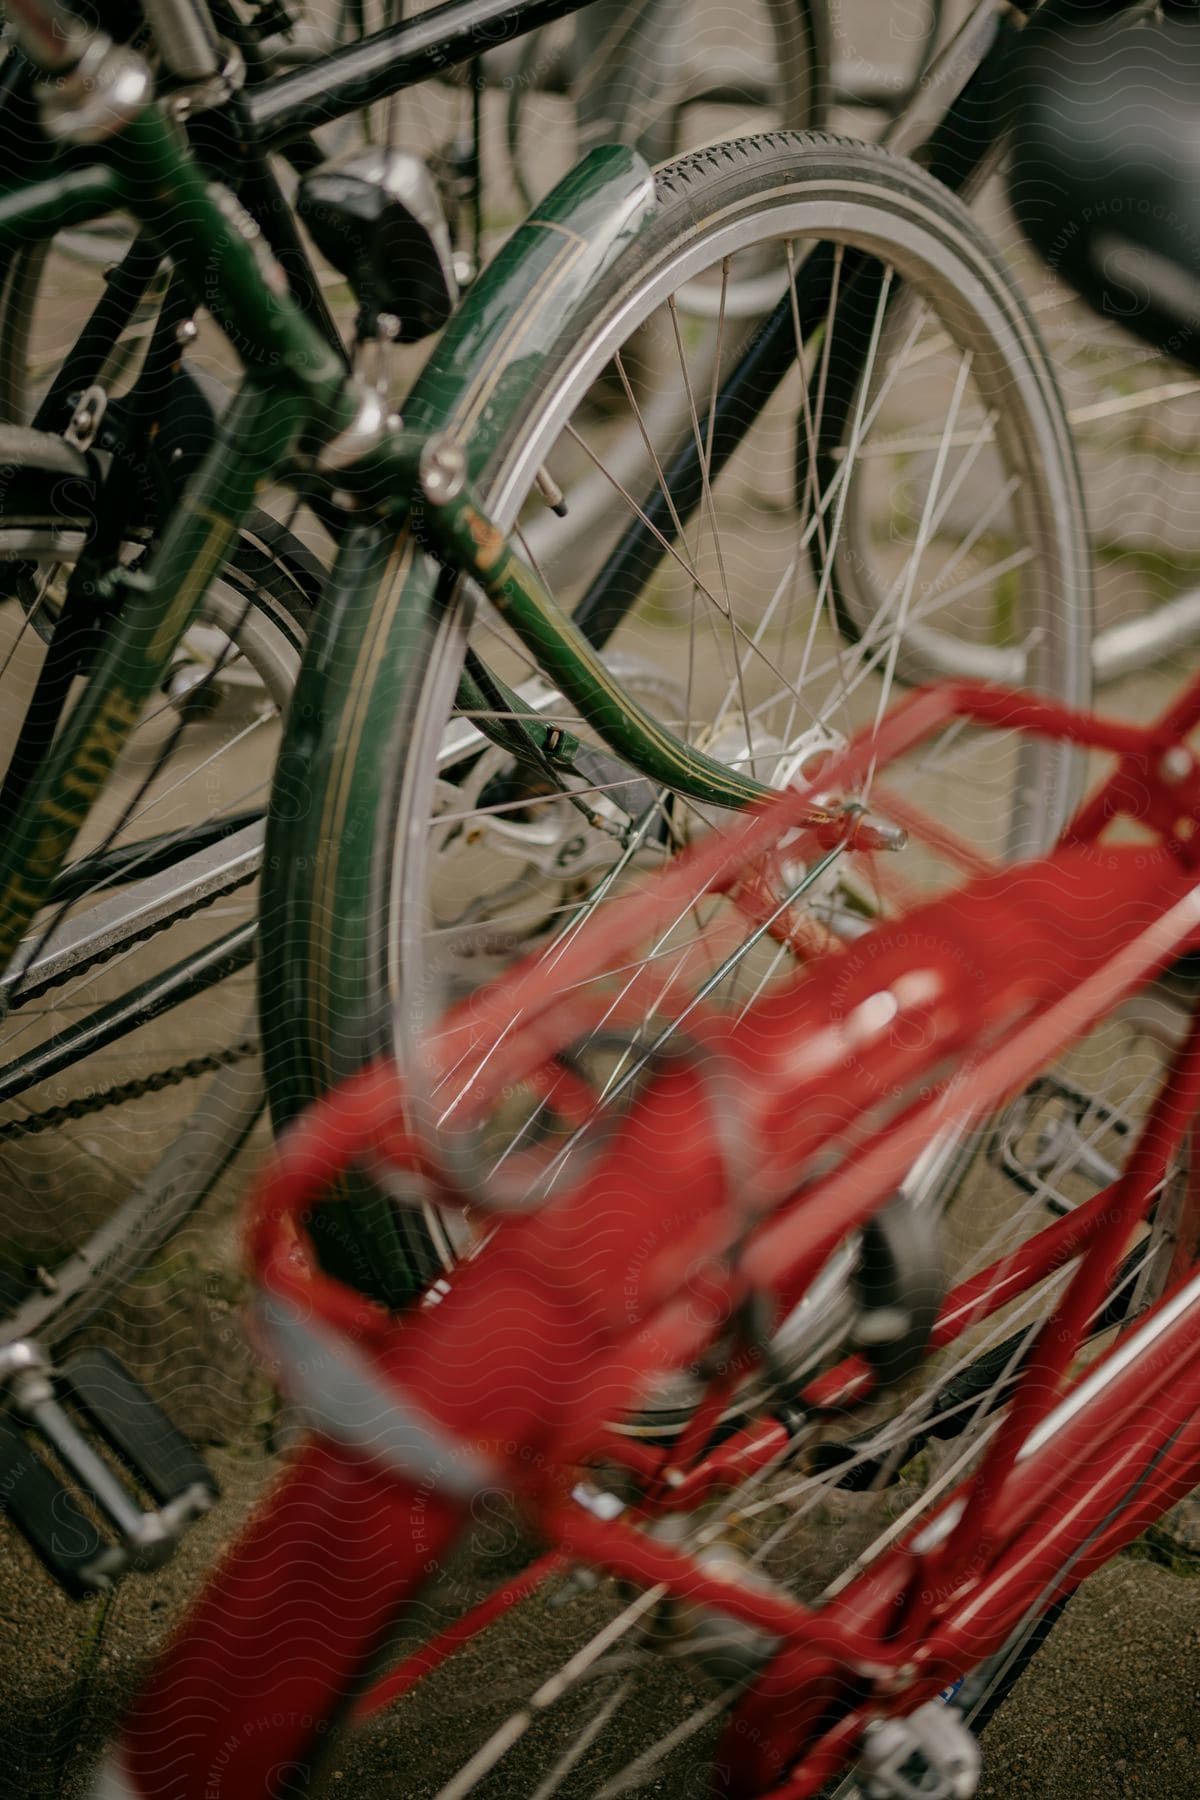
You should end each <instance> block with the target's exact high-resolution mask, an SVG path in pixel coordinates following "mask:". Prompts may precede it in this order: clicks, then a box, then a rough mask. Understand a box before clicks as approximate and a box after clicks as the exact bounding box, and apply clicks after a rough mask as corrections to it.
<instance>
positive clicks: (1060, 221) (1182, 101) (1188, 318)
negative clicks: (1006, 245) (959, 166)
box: [1009, 7, 1200, 368]
mask: <svg viewBox="0 0 1200 1800" xmlns="http://www.w3.org/2000/svg"><path fill="white" fill-rule="evenodd" d="M1072 10H1073V11H1075V12H1076V14H1077V15H1078V14H1082V13H1084V12H1085V11H1086V9H1085V8H1083V7H1078V8H1075V9H1072ZM1100 10H1103V9H1100ZM1009 195H1010V198H1011V201H1012V204H1013V209H1014V212H1015V213H1016V216H1017V219H1018V221H1019V223H1020V225H1021V227H1022V229H1023V230H1024V232H1025V233H1026V235H1027V236H1028V237H1029V239H1030V240H1031V242H1032V243H1033V244H1034V246H1035V247H1036V248H1037V250H1038V251H1039V252H1040V254H1041V256H1042V257H1043V259H1044V260H1045V262H1046V263H1047V264H1048V265H1049V267H1050V268H1051V269H1053V270H1055V271H1056V272H1058V273H1061V274H1062V275H1063V276H1064V277H1065V279H1066V280H1067V281H1069V282H1070V283H1071V285H1072V286H1073V287H1075V288H1077V289H1078V290H1079V292H1080V293H1081V294H1082V295H1083V297H1084V298H1085V299H1086V300H1088V301H1089V302H1090V303H1091V304H1092V305H1093V306H1094V307H1095V308H1096V309H1097V311H1099V312H1101V313H1103V314H1104V316H1105V317H1107V318H1110V319H1112V320H1113V322H1114V323H1116V324H1119V325H1121V326H1123V327H1124V328H1125V329H1127V330H1129V331H1132V332H1135V333H1136V334H1137V335H1138V336H1140V337H1142V338H1145V339H1146V340H1148V341H1149V342H1150V343H1152V344H1153V345H1155V346H1156V348H1158V349H1159V350H1163V351H1166V352H1167V353H1168V354H1169V355H1171V356H1174V357H1177V358H1178V359H1179V360H1180V361H1182V362H1186V363H1190V364H1191V365H1192V366H1193V367H1196V368H1200V22H1198V21H1195V20H1193V19H1189V18H1176V19H1166V20H1155V19H1149V18H1146V17H1144V16H1142V17H1134V18H1126V19H1114V20H1110V21H1108V22H1105V23H1102V24H1074V23H1072V24H1063V23H1061V22H1059V21H1057V20H1056V21H1055V22H1054V23H1053V24H1050V23H1047V24H1046V25H1044V26H1041V27H1039V25H1038V24H1037V23H1034V24H1033V25H1031V26H1030V27H1029V29H1028V32H1027V34H1026V43H1025V46H1024V47H1023V54H1022V57H1021V62H1020V72H1019V98H1018V104H1017V112H1016V123H1015V131H1014V137H1013V157H1012V164H1011V170H1010V176H1009Z"/></svg>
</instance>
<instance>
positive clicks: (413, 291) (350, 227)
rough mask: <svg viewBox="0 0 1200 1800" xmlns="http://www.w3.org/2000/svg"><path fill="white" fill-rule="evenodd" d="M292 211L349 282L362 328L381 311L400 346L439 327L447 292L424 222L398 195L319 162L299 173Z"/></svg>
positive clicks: (448, 308) (448, 305)
mask: <svg viewBox="0 0 1200 1800" xmlns="http://www.w3.org/2000/svg"><path fill="white" fill-rule="evenodd" d="M296 211H297V212H298V213H299V215H300V217H301V219H302V220H303V221H304V225H305V228H306V229H307V231H308V233H309V235H310V237H311V238H312V240H313V242H314V244H315V245H316V246H317V249H318V250H319V251H320V252H321V255H322V256H324V257H325V258H326V260H327V261H329V262H331V263H332V264H333V266H334V268H335V269H337V270H339V271H340V273H341V274H343V275H344V276H345V277H346V280H347V281H348V282H349V283H350V286H351V287H352V288H353V290H354V294H355V297H356V299H357V300H358V301H359V303H360V305H361V306H362V308H363V311H364V314H365V315H366V318H365V321H364V323H365V327H366V330H367V331H372V330H373V329H374V319H375V316H376V315H377V314H378V313H381V312H386V313H392V314H393V315H394V316H395V317H396V318H397V319H398V320H399V321H400V333H399V341H400V342H401V343H403V344H415V343H419V342H420V340H421V339H422V338H425V337H428V336H429V335H430V334H431V333H432V332H435V331H440V330H441V328H442V326H443V325H444V324H445V323H446V320H447V319H448V318H449V317H450V314H451V312H452V311H453V309H454V294H453V292H452V291H451V288H450V286H449V284H448V283H447V280H446V273H445V269H444V266H443V263H442V258H441V257H440V256H439V254H438V251H437V248H436V246H435V244H434V243H433V240H432V238H431V237H430V234H429V230H428V227H427V226H426V224H425V223H424V222H423V221H422V220H421V219H419V218H418V217H417V216H416V214H415V213H414V212H412V211H411V210H410V208H409V207H407V206H406V205H405V204H404V202H403V201H402V200H401V199H398V198H397V197H396V196H395V195H393V194H391V193H389V192H388V191H387V189H386V188H385V187H384V186H382V185H380V184H379V183H377V182H375V181H370V180H367V179H365V178H364V177H363V176H362V175H361V174H359V173H357V172H355V171H353V170H350V169H339V168H336V167H326V168H322V169H316V170H314V171H313V173H312V174H311V175H306V176H305V177H304V179H303V181H302V182H301V183H300V190H299V196H298V198H297V202H296Z"/></svg>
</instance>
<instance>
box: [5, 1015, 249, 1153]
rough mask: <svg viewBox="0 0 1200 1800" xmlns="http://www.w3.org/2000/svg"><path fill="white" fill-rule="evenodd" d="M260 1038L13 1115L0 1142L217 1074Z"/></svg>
mask: <svg viewBox="0 0 1200 1800" xmlns="http://www.w3.org/2000/svg"><path fill="white" fill-rule="evenodd" d="M258 1048H259V1044H258V1039H257V1038H242V1039H241V1041H240V1042H239V1043H236V1044H230V1046H229V1048H228V1049H227V1050H214V1051H211V1052H210V1053H209V1054H208V1055H207V1056H194V1057H192V1058H191V1060H190V1061H188V1062H182V1063H173V1064H172V1065H171V1066H170V1067H169V1068H166V1069H156V1070H155V1072H154V1073H153V1074H152V1075H140V1076H136V1077H135V1078H134V1079H133V1080H132V1081H125V1082H121V1083H119V1084H118V1085H117V1086H115V1087H110V1088H101V1089H100V1091H99V1092H98V1093H95V1094H89V1095H88V1096H87V1097H86V1098H82V1097H81V1098H80V1099H78V1100H68V1101H66V1102H65V1103H64V1104H63V1105H62V1106H48V1107H46V1108H45V1110H44V1111H42V1112H32V1113H26V1114H25V1116H24V1118H21V1119H10V1120H8V1121H6V1122H5V1123H4V1124H3V1125H0V1143H3V1142H5V1141H6V1140H8V1139H11V1138H24V1137H32V1136H35V1135H36V1134H37V1133H38V1132H40V1131H52V1130H54V1129H55V1127H57V1126H59V1125H65V1124H67V1123H68V1122H69V1121H71V1120H73V1119H86V1118H88V1117H90V1115H91V1114H92V1113H97V1112H104V1111H106V1110H107V1109H108V1108H109V1107H110V1106H124V1105H126V1103H127V1102H129V1101H131V1100H142V1099H144V1098H145V1097H146V1095H147V1094H158V1093H161V1092H162V1091H163V1089H164V1088H171V1087H181V1086H182V1085H183V1083H184V1082H185V1081H198V1080H199V1079H200V1077H201V1076H202V1075H215V1074H216V1073H217V1071H218V1069H228V1068H232V1067H233V1065H234V1063H239V1062H244V1061H245V1060H246V1058H247V1057H250V1056H255V1055H257V1054H258Z"/></svg>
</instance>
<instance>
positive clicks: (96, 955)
mask: <svg viewBox="0 0 1200 1800" xmlns="http://www.w3.org/2000/svg"><path fill="white" fill-rule="evenodd" d="M257 878H258V870H257V869H252V870H251V871H250V873H249V874H247V875H239V876H238V877H237V878H236V880H233V881H229V882H227V883H226V884H225V886H224V887H219V888H214V889H213V891H212V893H209V894H204V895H203V896H202V897H201V898H200V899H199V900H193V901H192V902H191V904H190V905H188V906H184V907H183V908H182V909H181V910H180V911H179V912H173V913H172V914H171V915H170V917H169V918H166V919H159V920H157V921H156V922H155V923H154V924H153V925H144V926H143V927H142V929H141V930H140V931H136V932H134V933H133V935H132V936H131V937H127V938H122V939H121V940H120V942H119V943H116V944H110V945H109V946H108V948H107V949H104V950H97V951H94V952H93V954H92V955H91V956H90V957H88V958H87V959H86V961H84V962H77V963H72V964H71V966H70V968H69V969H64V970H63V972H62V974H61V975H56V976H54V977H53V979H51V980H49V981H38V982H33V983H31V984H30V986H29V987H27V988H25V987H22V986H21V985H20V984H19V983H18V985H17V990H16V993H15V994H14V995H13V997H12V1000H11V1001H10V1002H9V1007H10V1010H11V1011H13V1012H16V1011H17V1009H18V1008H19V1007H21V1006H22V1005H24V1004H25V1002H26V1001H29V1000H40V999H41V997H42V995H43V994H51V993H53V992H54V990H55V988H59V987H62V986H63V984H64V983H65V982H68V981H74V980H75V979H76V977H77V976H80V975H87V974H89V973H90V971H91V970H92V969H98V968H101V967H102V966H103V964H104V963H106V962H111V961H112V959H113V958H114V957H115V956H120V955H121V954H122V952H123V951H125V950H132V949H133V948H134V947H135V945H137V944H148V943H149V942H150V939H151V938H155V937H158V935H159V934H160V932H163V931H169V930H170V929H171V927H172V926H173V925H179V924H180V923H182V921H183V920H184V919H192V918H194V917H195V916H196V914H197V913H198V912H203V911H204V908H205V907H206V906H212V905H213V904H214V902H215V901H217V900H224V899H225V897H226V896H227V895H228V894H234V893H236V892H237V890H238V888H242V887H248V886H249V884H250V883H251V882H252V881H255V880H257Z"/></svg>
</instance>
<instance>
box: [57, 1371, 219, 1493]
mask: <svg viewBox="0 0 1200 1800" xmlns="http://www.w3.org/2000/svg"><path fill="white" fill-rule="evenodd" d="M62 1386H63V1389H64V1394H65V1397H66V1398H67V1399H69V1400H71V1401H72V1402H74V1404H75V1405H76V1406H78V1407H79V1408H80V1409H81V1410H82V1411H83V1412H85V1413H86V1414H87V1416H88V1418H89V1419H91V1421H92V1423H93V1424H94V1425H95V1426H96V1428H97V1430H98V1431H99V1432H100V1433H101V1434H102V1436H103V1437H104V1439H105V1440H106V1442H107V1443H108V1444H109V1445H110V1446H111V1448H112V1449H113V1450H115V1451H116V1453H117V1455H118V1456H119V1457H120V1458H121V1460H122V1461H123V1462H125V1463H127V1464H128V1465H129V1467H130V1469H131V1470H132V1472H133V1474H134V1475H135V1476H136V1477H137V1479H138V1480H139V1481H140V1482H142V1483H143V1484H144V1485H145V1487H147V1488H148V1489H149V1491H150V1492H151V1493H152V1494H153V1495H154V1497H155V1499H156V1500H158V1501H159V1502H160V1504H163V1503H165V1502H166V1501H168V1500H174V1499H176V1498H177V1496H178V1495H180V1494H183V1493H186V1492H187V1490H188V1488H190V1487H195V1486H199V1487H203V1488H206V1489H207V1491H208V1492H209V1493H210V1494H211V1495H212V1496H213V1497H214V1499H215V1498H216V1495H217V1493H218V1492H219V1489H218V1487H217V1484H216V1482H215V1481H214V1479H213V1477H212V1475H211V1473H210V1472H209V1469H208V1467H207V1466H206V1464H205V1462H204V1459H203V1458H202V1457H201V1455H200V1453H199V1452H198V1451H197V1450H196V1449H195V1448H194V1446H193V1445H192V1444H190V1443H189V1442H188V1440H187V1438H185V1437H184V1435H183V1433H182V1432H181V1431H178V1430H176V1428H175V1426H174V1425H172V1423H171V1421H170V1419H169V1418H168V1417H167V1415H166V1413H165V1412H164V1411H163V1410H162V1407H161V1406H159V1405H158V1404H157V1402H156V1401H154V1400H152V1399H151V1398H150V1396H149V1395H148V1394H147V1393H146V1391H145V1389H144V1388H143V1387H141V1385H140V1384H139V1383H138V1382H137V1381H135V1380H134V1378H133V1376H132V1375H131V1374H130V1373H129V1371H128V1369H126V1368H125V1366H124V1365H123V1364H122V1363H120V1362H119V1361H118V1360H117V1358H116V1357H115V1356H113V1355H112V1354H111V1353H110V1352H109V1351H107V1350H101V1349H93V1350H80V1351H78V1352H77V1353H76V1354H75V1355H74V1356H72V1357H70V1358H69V1359H68V1361H67V1362H65V1363H64V1364H63V1367H62Z"/></svg>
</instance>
